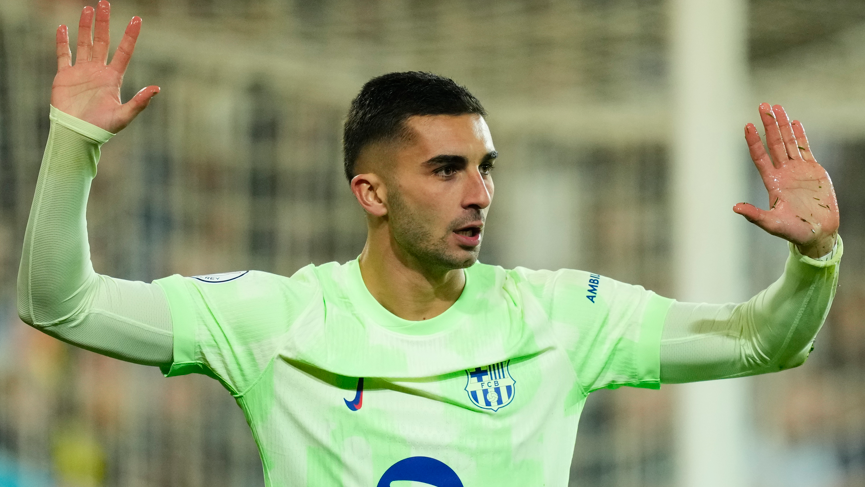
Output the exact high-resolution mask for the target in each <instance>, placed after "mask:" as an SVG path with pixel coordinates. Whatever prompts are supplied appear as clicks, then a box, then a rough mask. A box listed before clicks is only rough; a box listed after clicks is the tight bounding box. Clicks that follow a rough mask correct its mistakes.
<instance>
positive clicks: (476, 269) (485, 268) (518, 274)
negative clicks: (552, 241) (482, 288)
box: [471, 263, 601, 290]
mask: <svg viewBox="0 0 865 487" xmlns="http://www.w3.org/2000/svg"><path fill="white" fill-rule="evenodd" d="M471 269H472V272H473V275H477V276H478V278H479V279H481V280H483V281H485V283H486V284H487V285H494V286H495V287H502V286H509V285H514V286H518V287H521V288H524V289H538V290H543V289H550V288H551V287H554V286H556V287H558V286H564V287H584V286H585V285H586V284H588V283H589V281H590V280H591V279H596V280H598V279H601V276H600V275H598V274H595V273H592V272H588V271H581V270H576V269H557V270H548V269H528V268H526V267H514V268H513V269H505V268H503V267H501V266H496V265H489V264H481V263H477V264H475V265H474V266H472V267H471Z"/></svg>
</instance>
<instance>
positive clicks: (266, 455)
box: [155, 260, 672, 487]
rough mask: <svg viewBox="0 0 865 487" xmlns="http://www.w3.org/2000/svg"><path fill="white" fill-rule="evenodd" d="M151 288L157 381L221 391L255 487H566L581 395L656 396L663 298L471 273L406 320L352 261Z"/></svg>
mask: <svg viewBox="0 0 865 487" xmlns="http://www.w3.org/2000/svg"><path fill="white" fill-rule="evenodd" d="M155 282H156V283H157V284H158V285H160V286H161V287H162V289H163V290H164V291H165V293H166V295H167V296H168V302H169V306H170V309H171V315H172V322H173V325H174V362H173V363H172V364H171V366H170V368H169V367H165V368H164V369H163V372H164V373H165V374H166V375H167V376H174V375H182V374H187V373H191V372H199V373H204V374H207V375H210V376H211V377H214V378H216V379H218V380H219V381H220V382H221V383H222V384H223V385H224V386H225V387H226V388H227V389H228V390H229V391H230V392H231V393H232V394H233V395H234V397H235V399H236V400H237V403H238V405H240V407H241V409H243V411H244V414H245V415H246V419H247V422H248V424H249V426H250V428H251V429H252V432H253V435H254V437H255V441H256V443H257V445H258V449H259V452H260V454H261V459H262V463H263V467H264V474H265V475H264V476H265V480H266V483H267V485H268V486H299V485H306V486H314V487H322V486H364V487H369V486H389V485H391V482H396V481H414V482H423V484H422V485H433V486H439V487H444V486H448V487H450V486H467V487H468V486H485V485H495V486H498V487H506V486H520V487H525V486H528V485H532V486H534V485H546V486H565V485H567V483H568V474H569V467H570V463H571V457H572V452H573V447H574V441H575V438H576V433H577V422H578V420H579V417H580V413H581V411H582V409H583V405H584V404H585V400H586V397H587V395H588V394H589V393H590V392H591V391H594V390H597V389H601V388H615V387H619V386H623V385H629V386H635V387H648V388H659V387H660V373H659V368H660V365H659V349H660V340H661V333H662V328H663V323H664V318H665V315H666V313H667V310H668V308H669V306H670V304H671V303H672V300H669V299H666V298H662V297H659V296H657V295H656V294H654V293H652V292H650V291H647V290H645V289H643V288H642V287H640V286H633V285H628V284H624V283H621V282H618V281H615V280H612V279H608V278H604V277H600V276H598V275H596V274H590V273H587V272H582V271H573V270H560V271H556V272H552V271H533V270H528V269H524V268H516V269H513V270H506V269H503V268H501V267H495V266H490V265H485V264H481V263H477V264H475V265H473V266H472V267H470V268H468V269H467V270H466V285H465V289H464V290H463V292H462V294H461V296H460V297H459V299H458V300H457V301H456V303H454V305H453V306H451V307H450V308H449V309H448V310H447V311H445V312H444V313H442V314H441V315H439V316H436V317H435V318H432V319H429V320H426V321H420V322H414V321H406V320H403V319H401V318H399V317H397V316H395V315H393V314H391V313H390V312H389V311H387V310H386V309H385V308H384V307H382V306H381V305H380V304H379V303H378V302H377V301H376V300H375V298H373V296H372V295H371V294H370V293H369V291H368V290H367V289H366V287H365V285H364V283H363V279H362V277H361V274H360V269H359V266H358V262H357V260H354V261H351V262H348V263H346V264H342V265H341V264H337V263H329V264H325V265H322V266H307V267H304V268H303V269H301V270H299V271H298V272H297V273H296V274H294V275H293V276H292V277H283V276H277V275H274V274H269V273H265V272H258V271H250V272H238V273H230V274H221V275H213V276H199V277H191V278H185V277H181V276H177V275H175V276H171V277H167V278H165V279H161V280H158V281H155ZM395 485H396V484H395ZM398 485H405V484H398Z"/></svg>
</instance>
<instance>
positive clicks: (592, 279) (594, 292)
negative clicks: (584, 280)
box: [586, 274, 601, 304]
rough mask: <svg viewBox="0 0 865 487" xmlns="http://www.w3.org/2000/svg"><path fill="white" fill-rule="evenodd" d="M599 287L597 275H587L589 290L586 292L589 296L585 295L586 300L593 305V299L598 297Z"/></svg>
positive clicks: (599, 278) (599, 281)
mask: <svg viewBox="0 0 865 487" xmlns="http://www.w3.org/2000/svg"><path fill="white" fill-rule="evenodd" d="M600 285H601V276H599V275H598V274H589V290H588V291H586V292H588V293H589V294H587V295H586V299H588V300H589V301H591V302H592V303H593V304H594V302H595V298H597V297H598V286H600Z"/></svg>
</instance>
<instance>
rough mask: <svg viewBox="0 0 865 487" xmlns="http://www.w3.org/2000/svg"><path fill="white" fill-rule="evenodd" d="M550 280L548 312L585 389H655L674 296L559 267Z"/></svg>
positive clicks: (585, 390) (546, 291)
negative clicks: (659, 294) (663, 339)
mask: <svg viewBox="0 0 865 487" xmlns="http://www.w3.org/2000/svg"><path fill="white" fill-rule="evenodd" d="M549 278H550V279H551V282H550V283H549V284H548V285H547V286H545V291H544V293H545V294H546V296H545V301H546V302H547V303H548V304H547V305H548V306H549V315H550V318H551V321H552V323H553V326H554V329H555V331H556V336H557V338H558V339H559V340H560V344H561V346H562V347H563V348H564V350H565V351H566V353H567V354H568V358H569V360H570V363H571V365H572V366H573V367H574V372H575V373H576V376H577V381H578V383H579V386H580V388H581V389H582V390H583V393H584V394H588V393H589V392H591V391H595V390H598V389H603V388H611V389H614V388H617V387H620V386H632V387H643V388H650V389H659V388H660V384H661V371H660V347H661V333H662V331H663V328H664V319H665V317H666V314H667V311H668V310H669V308H670V305H671V304H672V303H673V300H671V299H668V298H663V297H660V296H658V295H657V294H655V293H653V292H651V291H647V290H646V289H644V288H643V287H642V286H635V285H631V284H625V283H622V282H619V281H616V280H614V279H609V278H607V277H603V276H600V275H598V274H591V273H588V272H583V271H574V270H561V271H557V272H555V273H552V275H551V276H550V277H549Z"/></svg>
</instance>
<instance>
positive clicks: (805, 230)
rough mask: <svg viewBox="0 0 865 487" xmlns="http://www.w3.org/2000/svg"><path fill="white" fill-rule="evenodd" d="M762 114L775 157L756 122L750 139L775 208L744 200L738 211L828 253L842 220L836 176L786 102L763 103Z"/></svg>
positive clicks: (808, 249)
mask: <svg viewBox="0 0 865 487" xmlns="http://www.w3.org/2000/svg"><path fill="white" fill-rule="evenodd" d="M760 118H761V120H762V122H763V126H764V127H765V128H766V145H767V146H768V147H769V153H770V154H771V158H770V157H769V154H767V153H766V150H765V149H764V147H763V141H762V140H761V139H760V135H759V134H758V133H757V128H756V127H754V125H753V124H748V125H746V126H745V140H746V141H747V142H748V149H749V151H750V153H751V159H752V160H753V161H754V164H755V165H756V166H757V170H758V171H759V172H760V176H761V177H762V179H763V184H764V185H765V186H766V190H767V191H768V192H769V209H768V210H761V209H759V208H756V207H755V206H753V205H751V204H748V203H739V204H737V205H736V206H734V207H733V211H735V212H736V213H739V214H741V215H742V216H744V217H745V218H747V219H748V220H749V221H751V222H752V223H754V224H755V225H757V226H759V227H760V228H762V229H763V230H766V231H767V232H769V233H771V234H772V235H776V236H778V237H781V238H784V239H786V240H788V241H790V242H793V243H794V244H796V245H797V246H798V247H799V250H800V251H801V252H802V253H803V254H805V255H808V256H810V257H820V256H822V255H825V254H826V253H828V252H829V251H830V250H831V249H832V247H833V245H834V244H835V238H836V235H837V232H838V224H839V213H838V202H837V200H836V198H835V190H834V188H833V187H832V180H831V179H829V174H828V173H826V170H825V169H823V167H822V166H820V164H818V163H817V161H816V160H815V159H814V155H813V154H812V153H811V147H810V146H809V145H808V138H807V137H806V136H805V129H804V128H803V127H802V124H801V123H800V122H799V121H798V120H795V121H793V123H792V124H791V123H790V120H789V118H788V117H787V113H786V112H785V111H784V108H783V107H781V105H775V106H774V107H770V106H769V104H768V103H763V104H761V105H760Z"/></svg>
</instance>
